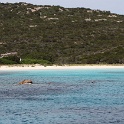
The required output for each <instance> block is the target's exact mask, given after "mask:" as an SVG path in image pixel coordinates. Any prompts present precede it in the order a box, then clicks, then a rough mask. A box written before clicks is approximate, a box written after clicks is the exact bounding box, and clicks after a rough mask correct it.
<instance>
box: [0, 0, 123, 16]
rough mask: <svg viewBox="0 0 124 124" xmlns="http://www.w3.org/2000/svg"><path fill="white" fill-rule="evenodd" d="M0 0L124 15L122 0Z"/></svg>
mask: <svg viewBox="0 0 124 124" xmlns="http://www.w3.org/2000/svg"><path fill="white" fill-rule="evenodd" d="M0 2H1V3H6V2H8V3H15V2H26V3H32V4H37V5H59V6H63V7H66V8H77V7H84V8H90V9H99V10H105V11H110V12H112V13H117V14H121V15H124V0H0Z"/></svg>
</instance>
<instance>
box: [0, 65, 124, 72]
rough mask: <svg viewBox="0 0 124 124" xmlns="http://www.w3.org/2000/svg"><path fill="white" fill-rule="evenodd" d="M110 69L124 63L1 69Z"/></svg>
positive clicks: (27, 66) (1, 68)
mask: <svg viewBox="0 0 124 124" xmlns="http://www.w3.org/2000/svg"><path fill="white" fill-rule="evenodd" d="M99 68H103V69H107V68H108V69H110V68H124V65H64V66H58V65H53V66H42V65H2V66H0V71H3V70H13V71H14V70H18V71H19V70H46V69H47V70H49V69H53V70H54V69H99Z"/></svg>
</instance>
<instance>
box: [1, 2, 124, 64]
mask: <svg viewBox="0 0 124 124" xmlns="http://www.w3.org/2000/svg"><path fill="white" fill-rule="evenodd" d="M8 52H17V53H18V56H19V57H21V58H22V60H23V62H25V63H30V62H34V61H35V63H37V62H40V63H42V62H46V63H48V64H115V63H120V64H121V63H124V15H118V14H113V13H110V12H109V11H100V10H91V9H88V8H87V9H86V8H63V7H60V6H40V5H32V4H27V3H14V4H11V3H6V4H5V3H0V54H4V53H8ZM8 58H10V57H8ZM3 59H4V61H3ZM8 60H9V59H8ZM9 61H11V60H9ZM29 61H30V62H29ZM0 62H1V63H2V64H4V62H5V58H0Z"/></svg>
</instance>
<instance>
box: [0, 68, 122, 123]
mask: <svg viewBox="0 0 124 124" xmlns="http://www.w3.org/2000/svg"><path fill="white" fill-rule="evenodd" d="M23 79H31V80H32V81H33V82H34V84H32V85H17V83H18V82H20V81H22V80H23ZM123 116H124V70H123V69H111V70H108V69H90V70H89V69H88V70H87V69H83V70H82V69H78V70H73V69H71V70H35V71H19V72H17V71H1V72H0V124H17V123H18V124H22V123H23V124H31V123H32V124H110V123H113V124H123V123H124V117H123Z"/></svg>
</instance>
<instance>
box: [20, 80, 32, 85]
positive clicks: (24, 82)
mask: <svg viewBox="0 0 124 124" xmlns="http://www.w3.org/2000/svg"><path fill="white" fill-rule="evenodd" d="M32 83H33V82H32V81H31V80H23V81H21V82H19V84H20V85H22V84H32Z"/></svg>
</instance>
